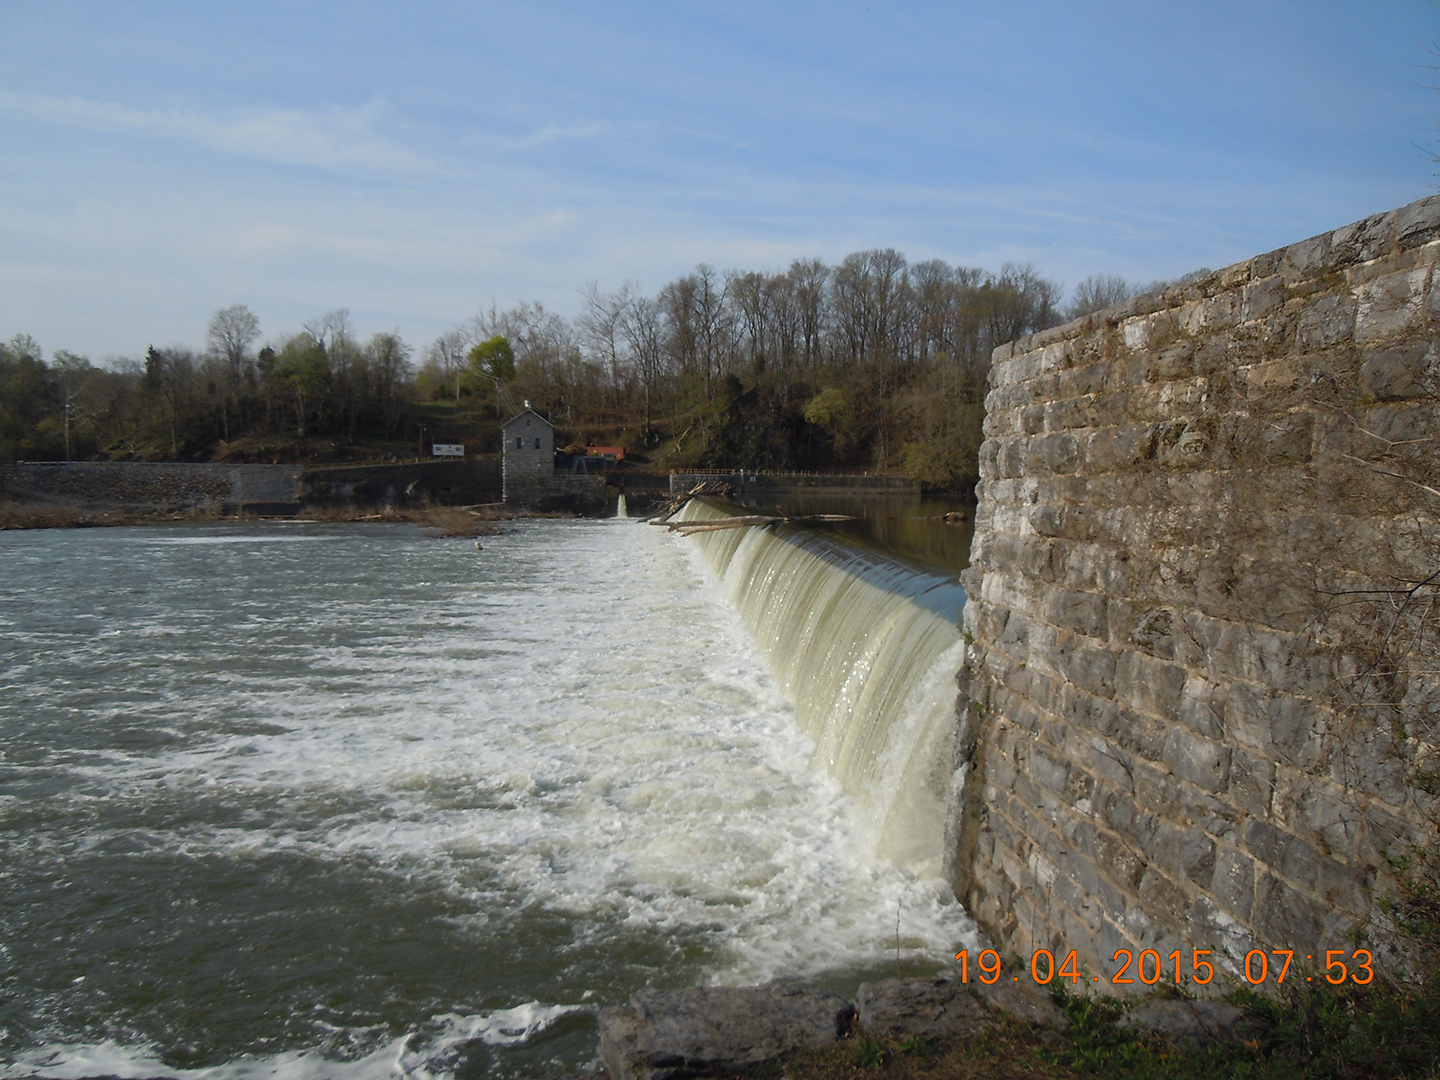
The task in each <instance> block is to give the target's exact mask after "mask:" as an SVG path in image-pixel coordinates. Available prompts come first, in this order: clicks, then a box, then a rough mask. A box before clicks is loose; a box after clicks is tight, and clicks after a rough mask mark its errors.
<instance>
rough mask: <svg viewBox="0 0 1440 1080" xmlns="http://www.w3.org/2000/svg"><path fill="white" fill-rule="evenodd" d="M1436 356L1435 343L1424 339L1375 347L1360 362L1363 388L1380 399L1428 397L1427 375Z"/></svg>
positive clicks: (1396, 399) (1395, 399)
mask: <svg viewBox="0 0 1440 1080" xmlns="http://www.w3.org/2000/svg"><path fill="white" fill-rule="evenodd" d="M1435 356H1436V349H1435V343H1434V342H1433V341H1429V340H1424V339H1422V340H1420V341H1406V342H1404V343H1402V344H1399V345H1395V346H1392V347H1391V348H1388V349H1371V350H1370V351H1368V352H1367V353H1366V354H1365V360H1364V362H1363V363H1362V364H1361V365H1360V388H1361V389H1362V390H1363V391H1364V392H1365V393H1367V394H1369V395H1370V396H1371V397H1372V398H1374V399H1375V400H1377V401H1401V400H1404V399H1406V398H1416V397H1423V396H1426V395H1427V393H1428V389H1427V387H1426V385H1425V377H1426V374H1427V372H1428V371H1429V370H1430V369H1431V367H1432V365H1433V364H1434V363H1435Z"/></svg>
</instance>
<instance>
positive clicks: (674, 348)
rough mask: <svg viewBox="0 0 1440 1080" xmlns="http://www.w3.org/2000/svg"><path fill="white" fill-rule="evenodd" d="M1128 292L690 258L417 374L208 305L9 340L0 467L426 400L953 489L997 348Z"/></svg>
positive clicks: (472, 414) (926, 266)
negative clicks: (43, 341)
mask: <svg viewBox="0 0 1440 1080" xmlns="http://www.w3.org/2000/svg"><path fill="white" fill-rule="evenodd" d="M1187 276H1188V275H1187ZM1155 284H1156V285H1158V284H1161V283H1155ZM1150 287H1154V286H1153V285H1152V286H1146V287H1144V288H1150ZM1135 291H1137V289H1136V288H1135V287H1133V286H1131V285H1129V284H1127V283H1126V282H1125V281H1124V280H1123V279H1120V278H1116V277H1113V276H1095V277H1092V278H1087V279H1086V280H1085V281H1083V282H1082V283H1081V285H1080V286H1079V287H1078V288H1077V289H1076V290H1075V292H1074V294H1073V296H1072V299H1071V301H1070V303H1069V304H1068V305H1066V306H1063V307H1062V305H1061V299H1062V290H1061V288H1060V287H1059V286H1058V285H1057V284H1056V283H1055V282H1053V281H1050V280H1048V279H1046V278H1044V277H1042V276H1041V275H1039V274H1038V273H1037V272H1036V271H1035V270H1034V269H1033V268H1031V267H1029V266H1014V265H1007V266H1005V267H1003V268H1002V269H1001V270H1000V271H999V272H995V273H992V272H989V271H985V270H981V269H975V268H968V267H957V266H951V265H949V264H948V263H946V262H943V261H941V260H928V261H924V262H919V263H914V264H911V263H908V262H907V261H906V259H905V257H904V256H903V255H901V254H900V253H899V252H897V251H894V250H892V249H888V248H887V249H874V250H869V251H862V252H856V253H854V254H852V255H849V256H847V257H846V258H845V259H843V260H842V261H841V262H839V263H838V264H835V265H829V264H826V263H825V262H822V261H821V260H818V259H797V260H795V261H794V262H793V263H791V265H790V266H789V267H788V268H787V269H785V270H783V271H778V272H763V271H741V270H733V271H726V272H723V273H722V272H719V271H717V270H715V269H714V268H713V267H710V266H708V265H705V264H701V265H699V266H697V267H696V268H695V269H694V271H692V272H691V273H689V274H686V275H683V276H681V277H679V278H677V279H675V280H674V281H671V282H668V283H667V284H665V285H664V286H663V287H662V288H661V289H660V290H659V291H658V292H656V293H654V294H646V293H644V292H642V291H641V290H640V289H639V287H638V286H637V285H635V284H634V283H631V282H627V283H625V284H623V285H621V286H620V287H619V288H618V289H616V290H614V291H611V292H605V291H602V290H600V289H599V288H598V286H597V285H596V284H595V283H591V284H590V285H589V286H588V287H587V288H586V290H585V292H584V303H583V308H582V310H581V312H580V313H579V314H578V315H577V316H576V317H575V318H573V319H566V318H564V317H562V316H560V315H558V314H557V313H555V312H552V311H548V310H546V309H545V308H544V307H543V305H541V304H539V303H528V304H517V305H515V306H514V307H511V308H508V309H504V310H501V309H499V308H498V307H496V306H495V305H491V307H490V308H489V309H487V310H483V311H481V312H479V313H478V314H477V315H475V316H474V317H473V318H470V319H468V320H466V321H464V322H462V323H459V324H457V325H456V326H454V327H453V328H451V329H450V330H448V331H446V332H445V333H443V334H441V335H440V336H439V337H438V338H437V339H436V340H435V341H433V342H432V343H430V344H429V345H428V347H426V348H425V349H424V350H423V352H422V353H421V355H420V357H419V360H420V362H419V364H418V367H417V365H416V364H415V363H414V361H413V358H414V356H415V353H414V351H413V350H412V348H411V346H409V345H408V344H407V343H406V342H404V341H403V340H402V339H401V338H400V336H399V335H398V333H380V334H374V335H372V336H370V337H369V338H368V339H365V340H363V341H362V340H360V338H359V336H358V335H357V334H356V333H355V331H354V328H353V326H352V324H351V321H350V318H349V315H348V313H347V312H345V311H344V310H339V311H335V312H332V313H330V314H328V315H325V316H323V317H320V318H317V319H314V320H312V321H311V322H310V323H307V324H306V325H305V326H304V327H303V328H302V329H301V331H300V332H299V333H295V334H287V335H283V336H281V337H280V338H278V339H274V340H271V341H269V342H267V343H265V344H264V345H263V346H261V347H260V348H258V349H257V348H255V346H256V344H257V342H259V341H260V338H261V332H260V324H259V320H258V318H257V317H256V316H255V315H254V314H253V313H252V312H251V311H250V310H249V309H248V308H247V307H245V306H244V305H239V304H237V305H234V306H231V307H228V308H225V309H223V310H221V311H218V312H216V314H215V316H214V317H213V318H212V319H211V321H210V324H209V327H208V329H207V334H206V343H205V347H204V348H203V349H199V350H196V349H192V348H189V347H181V346H169V347H164V348H155V347H151V348H150V349H149V350H147V352H146V355H145V357H144V358H143V359H131V360H120V361H114V362H111V363H109V364H107V365H105V366H96V365H93V364H91V363H90V362H89V361H88V360H87V359H86V358H84V357H79V356H75V355H73V354H71V353H68V352H66V351H64V350H59V351H57V352H56V353H55V354H54V355H53V356H51V357H50V359H49V361H48V362H47V361H46V360H45V359H44V357H43V355H42V352H41V350H40V348H39V346H38V344H37V343H35V342H34V341H33V340H32V339H30V338H29V337H27V336H24V335H19V336H17V337H15V338H13V339H12V340H11V341H10V343H9V344H8V345H0V459H4V460H16V459H30V460H38V459H51V460H55V459H80V458H92V457H107V458H125V457H150V458H154V457H169V458H171V459H191V460H194V459H204V458H207V457H211V456H216V455H219V456H225V455H227V454H230V456H233V454H232V453H231V451H232V450H233V447H234V445H236V441H237V440H240V441H243V440H244V439H245V438H246V437H254V436H256V435H257V434H264V433H272V434H284V435H286V436H287V437H290V438H292V439H295V440H301V441H303V440H307V439H310V440H313V439H316V438H325V439H330V440H333V441H335V442H336V443H337V444H344V445H345V446H349V447H360V446H363V445H366V444H374V443H377V442H379V443H383V442H386V441H390V442H396V441H397V440H408V439H409V438H410V437H411V436H413V430H411V429H412V428H413V423H411V422H410V421H411V420H412V419H413V416H412V414H414V415H422V414H423V415H434V413H435V410H436V409H437V408H442V407H443V408H446V409H448V410H449V413H448V414H447V415H448V416H450V417H451V421H450V422H451V423H452V426H464V424H466V423H468V424H469V430H470V431H472V432H482V431H483V433H482V434H478V435H477V438H478V440H479V441H480V442H482V443H495V444H496V445H498V423H499V422H500V421H502V420H503V419H504V418H505V417H506V415H507V413H508V412H509V411H512V410H513V409H514V408H515V402H516V401H519V400H525V399H528V400H530V401H532V402H533V403H534V404H535V406H536V407H537V408H540V409H542V410H546V411H548V412H549V413H550V414H551V415H552V416H553V417H554V419H555V421H556V423H557V424H558V425H560V426H561V427H562V429H565V430H566V431H567V432H568V433H570V434H571V435H572V437H575V438H577V439H579V438H585V437H586V436H587V435H592V436H593V435H603V436H604V437H606V438H609V439H619V440H621V441H625V442H628V443H629V444H630V445H631V447H632V449H633V450H635V451H637V452H640V454H641V456H642V457H643V456H644V454H645V453H646V452H658V453H659V454H660V456H661V458H662V459H663V460H660V461H656V462H654V463H655V464H657V465H660V466H662V467H671V466H697V465H699V466H711V465H713V466H731V467H736V466H748V467H754V468H809V469H815V468H834V467H840V468H866V469H874V470H894V471H903V472H905V473H907V474H909V475H913V476H917V477H920V478H921V479H924V480H925V481H927V482H929V483H932V484H936V485H940V486H956V485H963V484H965V483H966V482H967V481H969V480H972V479H973V476H974V473H975V462H976V457H977V453H978V448H979V443H980V439H981V433H980V424H981V420H982V419H983V395H984V388H985V381H986V377H987V375H988V373H989V358H990V354H991V352H992V350H993V349H994V348H995V347H996V346H997V345H1000V344H1003V343H1004V342H1006V341H1010V340H1013V339H1014V338H1017V337H1020V336H1023V335H1024V334H1027V333H1031V332H1034V331H1036V330H1040V329H1044V328H1046V327H1048V326H1052V325H1055V324H1057V323H1059V322H1061V321H1064V320H1065V319H1067V318H1074V317H1078V316H1080V315H1083V314H1086V313H1088V312H1089V311H1093V310H1097V309H1098V308H1101V307H1105V306H1108V305H1109V304H1111V303H1115V302H1118V301H1119V300H1123V299H1124V298H1125V297H1126V296H1128V295H1130V294H1132V293H1134V292H1135ZM426 409H428V410H429V412H428V413H426V412H425V410H426ZM481 448H482V449H489V448H491V447H489V446H488V445H487V446H483V447H481Z"/></svg>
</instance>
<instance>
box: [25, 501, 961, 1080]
mask: <svg viewBox="0 0 1440 1080" xmlns="http://www.w3.org/2000/svg"><path fill="white" fill-rule="evenodd" d="M481 544H482V549H481V550H476V546H475V543H474V542H473V541H470V540H454V539H451V540H441V539H432V538H430V537H427V536H425V535H423V534H422V533H421V532H420V531H419V530H418V529H414V528H413V527H411V526H400V525H380V524H376V525H324V524H278V523H276V524H231V525H212V526H203V527H188V526H174V527H148V528H116V529H104V530H99V529H97V530H77V531H36V532H23V533H17V532H10V533H0V1076H7V1077H8V1076H27V1077H29V1076H45V1077H83V1076H95V1075H104V1076H109V1075H114V1076H131V1077H142V1076H143V1077H152V1076H167V1077H217V1078H228V1077H236V1078H239V1077H252V1076H279V1077H285V1078H301V1077H305V1078H308V1077H319V1076H343V1077H357V1078H370V1077H376V1078H379V1077H391V1076H416V1077H423V1076H456V1077H505V1076H526V1077H540V1076H570V1075H577V1074H584V1073H586V1072H590V1071H593V1070H595V1069H596V1068H598V1063H597V1062H596V1053H595V1024H594V1018H593V1009H594V1007H595V1006H597V1005H600V1004H608V1003H616V1002H620V1001H623V1000H624V999H625V998H626V997H627V996H628V995H629V994H630V993H631V992H633V991H634V990H635V989H637V988H639V987H641V986H644V985H646V984H650V985H655V986H662V987H671V986H685V985H695V984H705V983H725V984H742V983H751V982H760V981H766V980H769V979H777V978H778V979H785V980H789V981H794V982H799V983H805V984H809V985H821V986H827V987H831V988H835V989H838V990H840V991H842V992H846V993H849V992H853V990H854V987H855V985H856V983H857V982H858V981H859V980H860V979H862V978H865V977H867V976H873V975H877V974H893V973H894V971H895V970H896V967H897V965H898V966H899V967H900V968H901V969H902V970H904V971H906V972H907V973H911V972H922V971H923V972H930V971H934V970H936V969H937V968H938V967H940V966H942V965H943V964H944V962H945V960H946V958H947V957H949V956H951V955H953V953H954V952H955V951H956V950H957V949H959V948H961V947H970V948H974V947H975V940H976V939H975V936H974V929H973V923H972V922H971V921H970V919H969V918H968V916H966V914H965V913H964V911H963V909H962V908H961V907H960V906H959V905H958V904H956V903H955V902H954V901H953V899H952V898H951V897H950V895H949V890H948V888H947V887H946V886H945V884H944V883H943V882H941V881H940V880H938V879H937V878H936V877H935V876H933V875H934V870H933V867H929V866H928V865H927V866H921V865H920V864H914V865H904V864H902V865H896V864H895V863H893V862H891V861H888V860H887V859H886V858H884V857H882V855H881V854H879V853H877V852H876V850H875V847H876V844H875V843H874V841H873V840H872V839H870V837H871V836H872V835H873V830H868V829H867V821H866V814H867V813H868V812H869V811H868V809H867V806H866V804H865V802H864V801H863V800H857V799H855V798H854V797H853V796H852V794H847V792H846V790H845V789H844V787H843V786H842V784H841V782H840V780H838V779H837V778H836V777H834V776H831V775H829V774H828V773H827V772H826V771H824V769H822V768H817V767H813V766H812V764H811V758H812V755H813V754H814V752H815V743H814V741H813V740H812V738H811V737H810V736H809V735H807V734H806V733H805V732H804V731H803V730H802V727H801V725H800V724H799V723H798V722H797V718H796V713H795V707H794V705H793V704H792V702H791V701H790V700H789V699H788V698H787V697H786V695H785V693H784V692H783V691H782V689H781V684H780V683H779V682H778V681H777V678H776V676H775V675H774V674H772V671H771V666H770V665H768V664H767V661H766V659H765V657H764V656H763V655H762V654H761V652H760V651H759V650H758V649H757V647H756V645H755V643H754V641H753V640H752V638H751V636H750V634H749V633H748V632H747V630H746V626H745V624H744V622H743V621H742V619H741V617H740V615H739V614H738V613H737V611H736V608H735V606H734V604H733V603H732V599H731V598H730V597H729V596H727V594H726V592H725V588H724V586H723V584H722V583H721V582H719V581H718V580H717V579H716V577H715V575H714V573H713V572H712V571H711V570H710V568H709V567H708V566H707V565H706V563H705V561H704V559H703V558H702V557H701V556H700V554H699V553H698V551H697V550H696V545H695V543H694V542H693V541H689V540H684V539H681V538H680V537H678V536H674V535H670V534H667V533H666V532H664V531H663V530H660V529H656V528H651V527H647V526H645V525H644V524H642V523H639V522H634V521H624V520H607V521H551V520H535V521H520V522H516V523H513V524H511V525H509V526H507V530H506V532H505V533H504V534H503V535H500V536H495V537H487V538H484V539H483V540H482V541H481ZM897 915H898V918H899V929H898V948H897V925H896V920H897Z"/></svg>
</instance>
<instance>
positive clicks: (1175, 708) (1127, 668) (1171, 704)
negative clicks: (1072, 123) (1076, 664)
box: [1115, 652, 1186, 720]
mask: <svg viewBox="0 0 1440 1080" xmlns="http://www.w3.org/2000/svg"><path fill="white" fill-rule="evenodd" d="M1185 680H1186V671H1185V669H1184V668H1182V667H1181V666H1180V665H1178V664H1171V663H1167V662H1165V661H1163V660H1159V659H1156V658H1154V657H1149V656H1145V655H1144V654H1142V653H1137V652H1122V653H1120V655H1119V657H1118V658H1117V660H1116V664H1115V696H1116V698H1117V699H1118V700H1120V701H1121V702H1123V703H1125V704H1126V705H1129V706H1130V707H1131V708H1132V709H1136V710H1139V711H1141V712H1145V713H1149V714H1150V715H1151V716H1155V717H1158V718H1160V719H1162V720H1178V719H1179V716H1180V698H1181V695H1182V693H1183V692H1184V689H1185Z"/></svg>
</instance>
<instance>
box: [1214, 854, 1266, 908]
mask: <svg viewBox="0 0 1440 1080" xmlns="http://www.w3.org/2000/svg"><path fill="white" fill-rule="evenodd" d="M1209 891H1210V893H1211V895H1213V896H1214V898H1215V899H1216V900H1217V901H1218V902H1219V903H1220V904H1221V905H1222V906H1223V907H1224V908H1225V909H1226V910H1227V911H1229V912H1230V913H1231V914H1233V915H1235V916H1236V917H1237V918H1240V919H1249V918H1250V915H1251V913H1252V912H1253V911H1254V909H1255V861H1254V860H1253V859H1251V858H1250V856H1248V855H1246V854H1245V853H1244V852H1243V851H1238V850H1236V849H1235V848H1233V847H1229V846H1223V847H1220V848H1218V849H1217V850H1216V852H1215V868H1214V870H1213V871H1212V872H1211V875H1210V881H1209Z"/></svg>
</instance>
